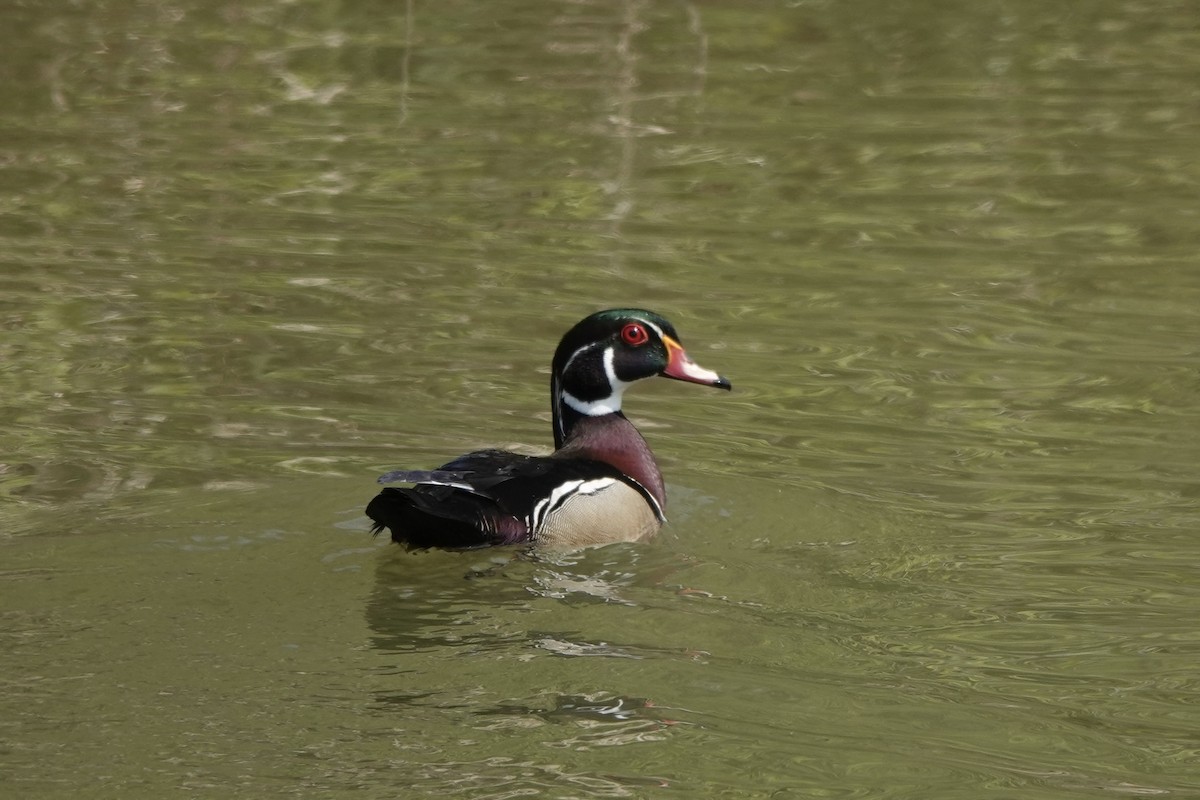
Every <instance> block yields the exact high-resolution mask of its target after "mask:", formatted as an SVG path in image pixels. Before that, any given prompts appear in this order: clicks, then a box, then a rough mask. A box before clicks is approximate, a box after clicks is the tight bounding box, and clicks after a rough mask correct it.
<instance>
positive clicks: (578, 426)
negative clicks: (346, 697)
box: [367, 308, 731, 550]
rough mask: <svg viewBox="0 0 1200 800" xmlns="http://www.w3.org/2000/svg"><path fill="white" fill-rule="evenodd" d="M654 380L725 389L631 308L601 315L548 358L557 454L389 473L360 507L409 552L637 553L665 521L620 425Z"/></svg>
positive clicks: (668, 332)
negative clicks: (611, 546)
mask: <svg viewBox="0 0 1200 800" xmlns="http://www.w3.org/2000/svg"><path fill="white" fill-rule="evenodd" d="M655 375H662V376H664V377H667V378H674V379H676V380H681V381H689V382H691V383H699V384H702V385H705V386H716V387H718V388H721V389H729V388H731V386H730V383H729V381H728V380H726V379H725V378H723V377H721V376H720V375H718V374H717V373H715V372H712V371H711V370H707V369H704V368H703V367H701V366H699V365H698V364H696V363H695V362H694V361H692V360H691V358H689V357H688V354H687V353H686V352H685V351H684V349H683V346H682V345H681V344H680V343H679V336H678V334H676V333H675V328H674V327H673V326H672V325H671V323H670V322H667V320H665V319H663V318H662V317H660V316H659V315H658V314H654V313H652V312H650V311H642V310H639V309H631V308H618V309H610V310H608V311H599V312H597V313H595V314H592V315H591V316H589V317H587V318H586V319H584V320H582V321H581V322H580V323H579V324H577V325H576V326H575V327H573V328H571V330H569V331H567V333H566V335H565V336H563V338H562V341H561V342H559V344H558V349H557V350H555V352H554V361H553V362H552V365H551V377H550V406H551V409H552V411H553V416H554V421H553V424H554V446H555V450H554V452H553V453H552V454H550V455H548V456H526V455H520V454H518V453H511V452H507V451H504V450H479V451H476V452H473V453H467V454H466V455H464V456H459V457H458V458H456V459H454V460H453V461H451V462H450V463H448V464H443V465H442V466H441V467H438V468H437V469H435V470H397V471H395V472H389V473H387V474H386V475H383V476H382V477H380V478H379V482H380V483H393V482H403V483H412V484H415V485H414V486H411V487H406V488H386V489H384V490H383V491H382V492H380V494H379V495H377V496H376V497H375V499H373V500H372V501H371V503H370V504H369V505H368V506H367V516H369V517H370V518H371V519H372V520H374V522H375V525H374V527H373V528H372V529H371V532H372V533H374V534H378V533H379V532H380V531H382V530H383V529H384V528H388V529H390V530H391V533H392V540H393V541H395V542H397V543H400V544H404V545H406V546H407V547H408V549H410V550H413V549H423V548H428V547H440V548H448V549H463V548H475V547H488V546H492V545H510V544H534V545H539V546H543V547H552V548H556V549H559V548H561V549H569V548H577V547H586V546H589V545H598V544H607V543H610V542H622V541H635V540H639V539H645V538H647V537H649V536H652V535H653V534H654V533H656V532H657V531H658V529H659V527H660V526H661V525H662V523H663V522H664V521H665V519H666V518H665V516H664V515H663V508H664V506H665V505H666V492H665V491H664V489H663V479H662V473H660V472H659V470H658V464H657V463H655V460H654V455H653V453H651V452H650V447H649V445H647V444H646V440H645V439H643V438H642V435H641V434H640V433H638V430H637V428H635V427H634V426H633V423H631V422H630V421H629V420H628V419H626V418H625V415H624V414H622V413H621V397H622V395H623V394H624V393H625V390H626V389H627V388H629V386H630V385H632V384H633V383H634V382H635V381H639V380H642V379H643V378H651V377H654V376H655Z"/></svg>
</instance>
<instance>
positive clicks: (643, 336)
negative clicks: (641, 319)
mask: <svg viewBox="0 0 1200 800" xmlns="http://www.w3.org/2000/svg"><path fill="white" fill-rule="evenodd" d="M621 338H622V339H623V340H624V341H625V344H631V345H633V346H634V347H638V346H639V345H643V344H645V343H646V342H648V341H650V334H648V333H646V329H645V328H643V327H642V326H641V325H639V324H637V323H636V322H630V323H629V324H628V325H626V326H625V327H624V328H621Z"/></svg>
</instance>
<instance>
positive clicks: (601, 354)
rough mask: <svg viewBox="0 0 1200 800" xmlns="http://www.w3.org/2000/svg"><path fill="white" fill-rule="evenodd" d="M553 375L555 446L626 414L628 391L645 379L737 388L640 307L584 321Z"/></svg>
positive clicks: (567, 341) (565, 342) (568, 339)
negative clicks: (584, 424) (590, 420)
mask: <svg viewBox="0 0 1200 800" xmlns="http://www.w3.org/2000/svg"><path fill="white" fill-rule="evenodd" d="M551 371H552V376H551V379H550V392H551V402H552V404H553V409H554V444H555V447H562V445H563V443H564V442H565V441H566V439H567V438H568V436H569V434H570V431H571V429H572V427H573V426H574V423H575V422H577V421H578V420H579V419H580V418H583V417H601V416H604V415H607V414H620V413H621V398H622V396H623V395H624V393H625V390H626V389H627V388H629V386H630V385H632V384H633V383H636V382H637V381H640V380H642V379H644V378H653V377H655V376H657V375H661V376H662V377H664V378H674V379H675V380H679V381H687V382H689V383H699V384H701V385H704V386H715V387H717V388H720V389H730V388H732V387H731V385H730V383H729V381H728V380H726V379H725V378H724V377H722V376H721V375H718V374H717V373H716V372H713V371H712V370H709V369H705V368H704V367H701V366H700V365H699V364H697V363H696V362H695V361H692V359H691V358H690V357H689V356H688V354H687V351H686V350H684V349H683V345H682V344H680V341H679V335H678V334H677V333H676V332H675V327H674V326H673V325H671V323H670V322H668V321H667V320H666V319H664V318H663V317H661V316H659V315H658V314H655V313H653V312H651V311H644V310H642V309H636V308H615V309H609V310H607V311H598V312H596V313H595V314H592V315H591V316H589V317H587V318H585V319H583V320H582V321H580V322H579V323H578V324H577V325H575V327H573V328H571V330H569V331H567V333H566V335H564V336H563V338H562V341H560V342H559V344H558V349H557V350H556V351H555V352H554V361H553V363H552V365H551Z"/></svg>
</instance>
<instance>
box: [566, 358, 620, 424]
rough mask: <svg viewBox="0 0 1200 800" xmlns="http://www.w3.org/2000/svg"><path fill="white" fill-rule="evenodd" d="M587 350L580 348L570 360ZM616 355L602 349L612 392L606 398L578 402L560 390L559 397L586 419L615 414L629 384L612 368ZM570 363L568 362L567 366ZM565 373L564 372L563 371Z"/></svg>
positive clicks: (569, 394) (606, 375)
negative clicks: (586, 417)
mask: <svg viewBox="0 0 1200 800" xmlns="http://www.w3.org/2000/svg"><path fill="white" fill-rule="evenodd" d="M586 349H587V348H580V349H579V350H576V351H575V354H574V355H572V356H571V360H572V361H573V360H574V359H575V356H576V355H579V353H581V352H583V350H586ZM615 356H616V354H615V351H614V350H613V348H611V347H606V348H604V375H605V377H606V378H608V385H609V387H611V389H612V392H611V394H609V395H608V397H602V398H600V399H599V400H580V399H579V398H578V397H576V396H574V395H573V394H571V393H570V392H568V391H566V390H563V389H560V390H559V396H560V397H562V400H563V402H564V403H566V404H567V405H568V406H570V407H571V408H573V409H575V410H576V411H578V412H579V413H580V414H583V415H585V416H588V417H601V416H604V415H605V414H615V413H617V412H618V411H620V410H621V397H622V396H623V395H624V394H625V390H626V389H628V388H629V386H630V384H628V383H626V382H625V381H623V380H621V379H620V378H618V377H617V370H616V367H614V366H613V359H614V358H615ZM570 363H571V362H570V361H568V362H567V364H568V365H569V364H570ZM563 371H564V372H566V370H563Z"/></svg>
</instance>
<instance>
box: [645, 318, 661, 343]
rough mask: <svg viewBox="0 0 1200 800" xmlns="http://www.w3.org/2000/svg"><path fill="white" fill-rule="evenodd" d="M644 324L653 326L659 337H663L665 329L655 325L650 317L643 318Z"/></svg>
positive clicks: (648, 326) (649, 326)
mask: <svg viewBox="0 0 1200 800" xmlns="http://www.w3.org/2000/svg"><path fill="white" fill-rule="evenodd" d="M642 324H643V325H645V326H646V327H647V328H653V329H654V332H655V333H657V334H658V338H659V339H662V338H663V329H662V328H660V327H658V326H657V325H655V324H654V323H653V322H651V321H650V320H648V319H644V320H642Z"/></svg>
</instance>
